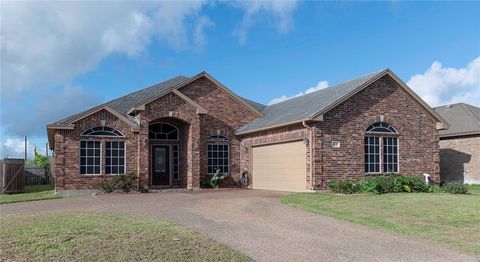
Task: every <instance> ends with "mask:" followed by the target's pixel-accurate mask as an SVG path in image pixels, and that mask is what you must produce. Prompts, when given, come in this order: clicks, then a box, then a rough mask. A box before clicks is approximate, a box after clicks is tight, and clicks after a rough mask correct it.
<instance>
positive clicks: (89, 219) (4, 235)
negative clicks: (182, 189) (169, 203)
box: [0, 212, 251, 261]
mask: <svg viewBox="0 0 480 262" xmlns="http://www.w3.org/2000/svg"><path fill="white" fill-rule="evenodd" d="M0 222H1V223H0V224H1V226H0V240H1V242H0V244H1V247H2V248H1V249H2V254H1V256H2V259H1V260H2V261H30V260H32V259H33V260H37V261H251V260H250V259H249V258H248V257H245V256H243V255H241V254H240V253H238V252H236V251H234V250H232V249H230V248H228V247H226V246H223V245H220V244H218V243H217V242H215V241H213V240H211V239H208V238H206V237H205V236H202V235H200V234H198V233H196V232H193V231H192V230H189V229H186V228H184V227H181V226H178V225H175V224H173V223H171V222H167V221H162V220H157V219H149V218H144V217H134V216H127V215H117V214H107V213H91V212H90V213H86V212H82V213H67V212H60V213H37V214H21V215H7V216H2V217H1V218H0Z"/></svg>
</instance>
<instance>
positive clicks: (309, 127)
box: [302, 121, 315, 190]
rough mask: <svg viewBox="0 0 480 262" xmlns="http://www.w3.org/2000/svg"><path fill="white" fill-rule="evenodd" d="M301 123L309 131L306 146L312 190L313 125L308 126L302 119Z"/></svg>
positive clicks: (313, 187)
mask: <svg viewBox="0 0 480 262" xmlns="http://www.w3.org/2000/svg"><path fill="white" fill-rule="evenodd" d="M302 125H303V127H305V128H306V129H308V131H309V136H310V138H309V139H308V143H309V145H308V147H309V149H310V184H311V189H312V190H314V189H315V178H314V175H313V174H314V173H313V162H314V159H315V158H314V155H313V154H314V150H313V127H312V126H309V125H307V122H306V121H302Z"/></svg>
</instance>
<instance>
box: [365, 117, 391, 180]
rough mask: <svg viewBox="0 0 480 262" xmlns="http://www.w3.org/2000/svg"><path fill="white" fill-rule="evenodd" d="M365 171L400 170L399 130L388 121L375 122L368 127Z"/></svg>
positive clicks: (384, 171)
mask: <svg viewBox="0 0 480 262" xmlns="http://www.w3.org/2000/svg"><path fill="white" fill-rule="evenodd" d="M366 131H367V132H366V136H365V143H364V144H365V172H366V173H387V172H398V138H397V135H398V133H397V130H396V129H395V128H394V127H393V126H392V125H389V124H386V123H383V122H381V123H375V124H372V125H370V126H369V127H368V128H367V129H366Z"/></svg>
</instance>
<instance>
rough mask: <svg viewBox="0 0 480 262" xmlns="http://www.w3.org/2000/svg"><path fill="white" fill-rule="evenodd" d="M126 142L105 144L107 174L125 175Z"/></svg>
mask: <svg viewBox="0 0 480 262" xmlns="http://www.w3.org/2000/svg"><path fill="white" fill-rule="evenodd" d="M124 148H125V142H123V141H110V142H107V143H106V144H105V174H113V175H115V174H124V173H125V150H124Z"/></svg>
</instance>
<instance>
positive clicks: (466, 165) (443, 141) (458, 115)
mask: <svg viewBox="0 0 480 262" xmlns="http://www.w3.org/2000/svg"><path fill="white" fill-rule="evenodd" d="M434 110H435V111H436V112H437V113H438V114H439V115H440V116H442V117H443V119H445V120H446V121H447V122H448V124H449V125H450V128H449V129H445V130H440V178H441V180H442V181H445V182H458V183H465V184H480V108H478V107H475V106H472V105H468V104H465V103H458V104H452V105H445V106H439V107H435V108H434Z"/></svg>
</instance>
